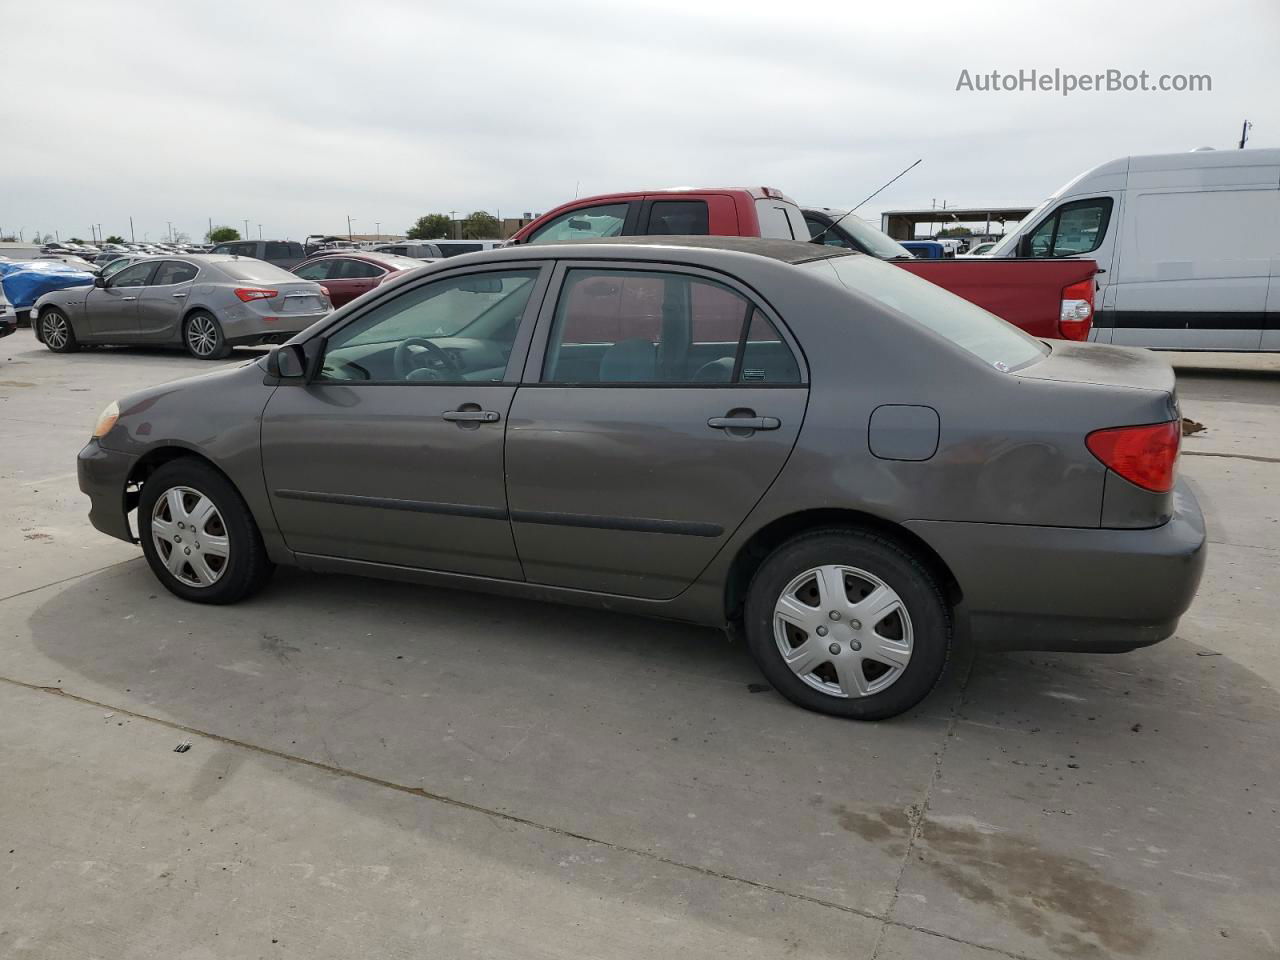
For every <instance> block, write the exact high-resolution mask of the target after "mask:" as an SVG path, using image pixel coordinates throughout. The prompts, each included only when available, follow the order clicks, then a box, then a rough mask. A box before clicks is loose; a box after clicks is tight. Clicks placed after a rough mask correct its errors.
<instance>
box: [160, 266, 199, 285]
mask: <svg viewBox="0 0 1280 960" xmlns="http://www.w3.org/2000/svg"><path fill="white" fill-rule="evenodd" d="M198 272H199V271H197V270H196V268H195V267H194V266H193V265H191V264H189V263H183V262H182V261H181V260H166V261H164V263H162V264H160V269H159V270H157V271H156V276H155V279H154V280H152V281H151V284H152V286H156V287H165V286H169V285H171V284H174V283H186V282H187V281H188V280H194V279H195V278H196V274H197V273H198Z"/></svg>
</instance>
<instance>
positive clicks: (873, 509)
mask: <svg viewBox="0 0 1280 960" xmlns="http://www.w3.org/2000/svg"><path fill="white" fill-rule="evenodd" d="M1179 443H1180V422H1179V411H1178V405H1177V400H1176V396H1175V391H1174V377H1173V372H1172V370H1171V369H1170V367H1169V366H1168V364H1167V363H1165V362H1164V361H1163V360H1161V359H1159V358H1157V357H1156V356H1154V355H1152V354H1150V353H1147V352H1145V351H1140V350H1131V349H1125V348H1120V347H1112V346H1105V345H1099V344H1092V343H1068V342H1062V341H1056V342H1051V343H1045V342H1042V341H1040V340H1036V339H1033V338H1032V337H1030V336H1027V335H1026V334H1024V333H1022V332H1021V331H1019V330H1017V329H1015V328H1014V327H1012V326H1010V325H1009V324H1007V323H1005V322H1004V321H1002V320H999V319H997V318H996V317H994V316H992V315H991V314H989V313H986V312H985V311H983V310H981V309H980V308H978V307H975V306H973V305H972V304H970V303H968V302H967V301H965V300H962V299H960V298H958V297H956V296H953V295H952V294H950V293H947V292H946V291H944V290H942V289H941V288H939V287H936V286H933V285H932V284H930V283H928V282H926V281H924V280H921V279H919V278H917V277H913V276H911V275H910V274H908V273H906V272H905V271H903V270H901V269H898V268H897V267H894V266H892V265H890V264H886V263H882V262H880V261H878V260H876V259H874V258H872V257H867V256H863V255H860V254H856V253H851V252H849V251H844V250H841V249H838V248H833V247H819V246H815V245H812V244H807V243H800V242H796V241H787V240H760V239H740V238H724V237H702V238H691V237H679V238H665V239H658V238H634V239H622V240H609V241H601V242H596V243H575V244H571V245H564V246H533V247H531V246H521V247H515V248H510V249H504V250H497V251H492V252H488V253H482V254H473V255H468V256H462V257H457V258H453V259H449V260H446V261H443V262H441V263H437V264H432V265H430V266H427V267H424V268H423V269H421V270H418V271H414V272H411V273H407V274H405V275H404V276H402V277H400V278H398V279H396V280H394V281H392V282H390V283H388V284H386V285H385V286H383V287H380V288H378V290H377V291H375V292H374V293H371V294H369V295H367V296H365V297H363V298H361V299H360V300H358V301H356V302H354V303H353V304H351V305H350V306H349V307H346V308H343V309H341V310H338V311H337V312H335V313H334V314H332V315H331V316H330V317H328V318H326V319H325V320H323V321H322V322H320V323H318V324H316V325H315V326H313V327H312V328H310V329H309V330H307V331H305V332H303V333H302V334H300V335H299V336H297V337H295V338H294V339H293V340H291V341H290V342H289V343H287V344H286V345H284V346H282V347H280V348H278V349H277V350H275V351H274V352H273V353H271V354H270V355H269V356H267V357H263V358H260V359H258V360H255V361H253V362H250V363H246V364H244V365H241V366H239V367H236V368H233V369H225V370H221V371H217V372H215V373H213V374H210V375H206V376H203V377H200V378H197V379H192V380H188V381H182V382H177V383H169V384H165V385H164V386H160V387H155V388H152V389H150V390H144V391H142V392H140V393H138V394H135V395H133V396H130V397H127V398H125V399H123V400H121V401H119V402H118V403H117V404H113V405H112V406H111V407H110V408H109V409H108V410H107V411H105V412H104V414H103V416H102V418H101V420H100V421H99V423H98V425H97V428H96V429H95V430H94V433H93V438H92V439H91V440H90V442H89V443H88V445H87V446H86V447H85V448H84V450H83V451H82V452H81V454H80V458H79V470H80V485H81V489H82V490H84V492H85V493H87V494H88V495H89V497H90V500H91V501H92V505H91V511H90V519H91V521H92V523H93V524H94V526H96V527H97V528H98V529H99V530H102V531H104V532H106V533H109V534H111V535H113V536H116V537H119V538H120V539H122V540H128V541H140V543H141V547H142V550H143V552H144V554H145V555H146V558H147V561H148V563H149V564H150V566H151V569H152V570H153V571H154V573H155V576H156V577H157V578H158V579H159V580H160V582H161V583H162V584H164V586H165V587H166V588H168V589H169V590H170V591H172V592H173V593H174V594H176V595H178V596H179V597H182V598H184V599H186V600H191V601H196V602H204V603H230V602H233V601H236V600H239V599H241V598H244V597H247V596H249V595H250V594H251V593H253V592H254V591H256V590H258V589H259V588H261V587H262V586H263V584H264V583H265V582H266V581H267V579H268V577H269V575H270V573H271V571H272V569H273V566H274V565H278V564H288V565H294V566H299V567H302V568H305V569H307V570H313V571H324V572H331V573H332V572H343V573H351V574H358V575H364V576H374V577H387V578H392V579H397V580H404V581H410V582H416V583H425V584H435V585H444V586H447V587H456V588H459V589H465V590H473V589H479V590H490V591H496V592H502V593H508V594H513V595H517V596H525V597H534V598H538V599H544V600H555V601H563V602H569V603H578V604H591V605H596V606H600V607H607V608H609V609H611V610H617V611H625V612H631V613H639V614H647V615H652V616H656V617H666V618H673V619H679V620H685V621H692V622H696V623H703V624H709V625H716V626H723V627H734V628H736V629H737V630H738V631H739V632H740V633H741V634H742V635H743V636H745V638H746V642H747V644H748V645H749V647H750V650H751V652H752V654H753V656H754V657H755V660H756V662H757V663H758V664H759V667H760V669H761V670H762V672H763V673H764V674H765V676H766V677H767V678H768V679H769V681H770V682H771V683H772V684H773V685H774V686H775V687H776V688H777V689H778V690H779V691H780V692H781V693H783V694H784V695H785V696H787V697H789V698H790V699H791V700H793V701H795V702H796V703H798V704H801V705H803V706H806V707H809V708H812V709H815V710H821V711H824V712H827V713H832V714H837V715H841V716H847V717H855V718H860V719H878V718H884V717H889V716H892V715H894V714H897V713H900V712H902V711H903V710H906V709H908V708H909V707H911V706H912V705H914V704H916V703H917V702H919V701H920V700H921V699H922V698H923V697H925V696H926V695H927V694H928V692H929V691H930V690H931V689H932V688H933V686H934V685H935V684H936V683H937V681H938V679H939V677H940V676H941V675H942V673H943V669H944V667H945V665H946V663H947V660H948V656H949V653H950V650H951V645H952V632H953V623H955V621H956V618H957V615H958V613H959V612H961V611H964V612H966V613H967V616H968V620H969V622H970V623H971V625H972V631H973V633H974V635H975V637H977V638H978V639H979V640H983V641H986V642H988V643H990V644H994V645H999V646H1004V647H1021V648H1034V649H1053V650H1077V651H1097V652H1105V651H1121V650H1130V649H1133V648H1135V647H1140V646H1143V645H1146V644H1151V643H1155V642H1157V641H1159V640H1161V639H1163V638H1165V637H1168V636H1169V635H1170V634H1172V632H1173V630H1174V628H1175V626H1176V625H1177V622H1178V619H1179V617H1180V615H1181V614H1182V613H1183V612H1184V611H1185V610H1186V609H1187V607H1188V605H1189V604H1190V602H1191V600H1192V597H1193V596H1194V594H1195V590H1196V587H1197V585H1198V583H1199V579H1200V573H1201V569H1202V566H1203V563H1204V554H1205V531H1204V523H1203V519H1202V517H1201V513H1200V509H1199V506H1198V505H1197V503H1196V501H1195V498H1194V497H1193V496H1192V495H1191V493H1190V492H1189V491H1188V490H1187V489H1186V487H1185V486H1184V485H1183V484H1182V483H1181V482H1179V481H1178V480H1177V479H1176V465H1177V457H1178V449H1179ZM135 511H136V519H135V520H134V521H133V523H132V524H131V522H130V515H131V514H133V513H134V512H135ZM135 531H136V532H135ZM584 642H589V641H588V640H587V639H584Z"/></svg>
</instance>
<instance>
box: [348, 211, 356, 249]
mask: <svg viewBox="0 0 1280 960" xmlns="http://www.w3.org/2000/svg"><path fill="white" fill-rule="evenodd" d="M347 240H348V241H350V242H351V243H355V240H354V239H353V238H352V236H351V214H347Z"/></svg>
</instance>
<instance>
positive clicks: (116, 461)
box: [76, 440, 138, 543]
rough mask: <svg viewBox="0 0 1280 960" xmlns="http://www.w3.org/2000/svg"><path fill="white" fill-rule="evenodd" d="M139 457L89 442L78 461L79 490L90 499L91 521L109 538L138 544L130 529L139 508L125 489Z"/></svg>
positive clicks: (93, 441) (95, 442)
mask: <svg viewBox="0 0 1280 960" xmlns="http://www.w3.org/2000/svg"><path fill="white" fill-rule="evenodd" d="M137 459H138V458H137V457H134V456H130V455H129V454H127V453H119V452H117V451H115V450H108V449H106V448H105V447H103V446H101V445H100V444H99V443H98V441H97V440H90V441H89V442H88V443H87V444H85V446H84V449H83V450H81V451H80V455H79V456H78V457H77V458H76V475H77V477H78V478H79V480H80V490H81V492H82V493H85V494H86V495H88V497H89V522H90V523H92V524H93V525H94V527H95V528H96V529H98V530H101V531H102V532H103V533H105V534H107V535H108V536H112V537H115V538H117V539H119V540H124V541H125V542H127V543H137V538H136V537H134V535H133V531H132V530H131V529H130V528H129V511H130V510H132V509H133V507H134V506H136V504H135V503H131V502H130V500H129V494H128V491H127V488H126V485H127V482H128V479H129V472H130V471H131V470H132V469H133V465H134V463H136V462H137Z"/></svg>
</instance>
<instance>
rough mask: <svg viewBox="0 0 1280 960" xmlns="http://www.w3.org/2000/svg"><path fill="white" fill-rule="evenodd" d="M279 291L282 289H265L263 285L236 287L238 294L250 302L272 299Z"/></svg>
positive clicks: (243, 299) (246, 301)
mask: <svg viewBox="0 0 1280 960" xmlns="http://www.w3.org/2000/svg"><path fill="white" fill-rule="evenodd" d="M279 292H280V291H278V290H265V289H263V288H261V287H237V288H236V296H237V297H239V298H240V299H241V300H242V301H244V302H245V303H248V302H249V301H251V300H270V299H271V298H272V297H274V296H275V295H276V294H277V293H279Z"/></svg>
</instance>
